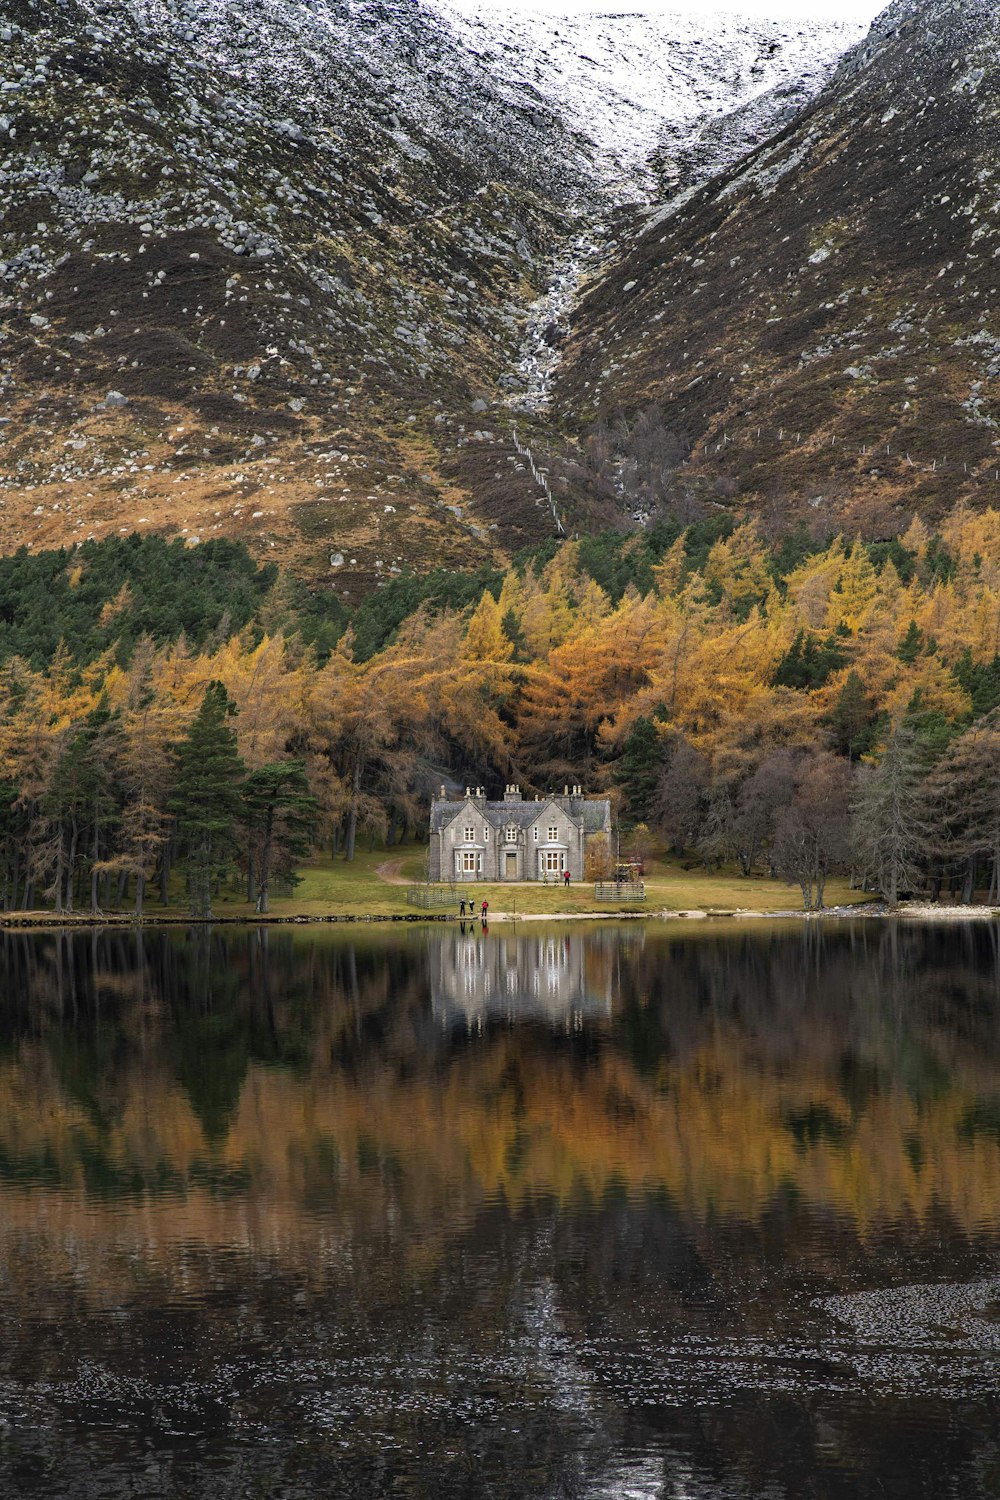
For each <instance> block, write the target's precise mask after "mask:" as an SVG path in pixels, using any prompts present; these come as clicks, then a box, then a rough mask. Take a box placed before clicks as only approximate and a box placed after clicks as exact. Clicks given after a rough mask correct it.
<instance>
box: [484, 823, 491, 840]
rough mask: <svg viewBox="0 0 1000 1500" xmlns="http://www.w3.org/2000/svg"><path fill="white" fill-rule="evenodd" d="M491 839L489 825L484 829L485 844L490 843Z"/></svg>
mask: <svg viewBox="0 0 1000 1500" xmlns="http://www.w3.org/2000/svg"><path fill="white" fill-rule="evenodd" d="M489 841H490V830H489V826H487V827H486V828H484V829H483V843H484V844H488V843H489Z"/></svg>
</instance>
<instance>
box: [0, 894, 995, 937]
mask: <svg viewBox="0 0 1000 1500" xmlns="http://www.w3.org/2000/svg"><path fill="white" fill-rule="evenodd" d="M873 917H882V918H885V917H896V918H900V919H902V920H909V921H920V922H940V923H946V922H984V921H994V920H997V919H1000V907H996V906H936V905H933V904H929V903H914V904H912V905H906V906H900V907H897V909H896V910H895V911H890V910H889V908H888V907H886V906H885V905H884V904H883V903H881V902H875V901H867V902H859V903H858V904H857V905H856V906H854V905H847V906H828V907H824V908H823V909H822V910H820V911H805V910H804V909H803V908H802V907H788V908H782V909H779V910H776V911H761V910H759V909H758V908H755V907H681V908H678V909H676V910H675V909H671V908H669V907H663V908H658V909H656V910H655V911H634V910H633V911H616V912H609V911H574V912H502V911H497V912H490V914H489V918H488V920H487V928H489V927H492V926H494V925H500V924H503V925H516V924H517V923H519V922H712V921H727V922H734V921H735V922H788V921H803V922H822V921H827V920H830V919H833V920H836V921H843V920H844V919H845V918H846V919H860V918H873ZM456 922H461V923H465V922H467V923H469V924H470V926H472V927H477V926H480V925H481V919H480V918H478V917H461V916H459V915H457V914H456V913H453V912H382V913H357V912H321V913H312V912H296V913H290V914H286V913H282V912H279V913H268V914H267V915H262V914H254V913H245V914H243V915H239V916H237V915H229V914H226V915H223V916H212V917H191V916H184V915H181V914H179V913H177V912H168V913H165V914H163V915H150V914H148V913H143V915H142V916H137V915H136V914H135V913H132V912H98V913H93V912H63V913H62V914H57V913H55V912H17V913H9V912H8V913H0V931H7V932H25V931H52V930H62V929H66V928H80V929H94V928H106V929H108V930H109V931H112V930H115V929H123V930H130V929H141V928H153V927H332V926H341V925H345V924H353V925H355V926H357V925H359V924H360V925H362V926H376V925H384V924H386V923H395V924H397V925H398V924H407V925H410V926H412V925H414V924H424V923H435V924H439V925H440V924H442V923H444V924H448V923H456Z"/></svg>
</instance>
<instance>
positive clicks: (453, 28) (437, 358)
mask: <svg viewBox="0 0 1000 1500" xmlns="http://www.w3.org/2000/svg"><path fill="white" fill-rule="evenodd" d="M497 24H498V30H497V31H496V33H495V34H492V33H491V37H492V39H491V40H490V39H488V38H486V34H485V31H484V28H483V26H482V24H481V23H474V22H470V21H469V20H468V18H465V19H462V18H461V17H459V16H457V15H456V14H454V13H452V12H446V11H445V10H444V9H431V8H429V7H425V6H421V5H420V4H416V3H405V4H391V3H388V0H241V3H240V4H236V3H233V0H58V3H57V4H52V3H49V0H0V153H2V160H0V173H2V178H3V184H4V201H5V203H6V205H7V208H6V212H5V213H4V216H3V219H2V222H0V295H2V298H3V304H2V314H3V325H2V329H0V334H2V340H3V342H2V354H3V360H2V366H0V372H2V373H0V390H2V397H3V404H2V412H3V426H2V428H0V431H2V433H3V449H2V460H0V468H2V476H0V486H2V490H0V546H2V547H3V548H4V549H10V548H12V547H14V546H16V545H19V544H21V543H24V542H27V543H28V544H30V545H34V546H38V545H51V544H54V543H63V542H66V541H74V540H80V539H83V538H85V537H87V536H91V535H97V536H99V535H102V534H106V533H107V532H108V531H128V530H131V529H133V528H134V527H139V528H141V529H145V528H153V529H164V530H169V531H174V532H177V533H179V534H181V535H185V536H187V537H188V538H189V539H191V540H192V541H193V540H194V539H195V538H201V537H205V536H208V535H214V534H220V533H221V534H230V535H240V536H245V537H247V539H249V540H251V542H252V543H253V544H255V545H256V546H258V547H259V548H260V549H261V550H264V551H267V552H269V553H273V554H274V555H276V556H279V557H281V558H283V559H284V560H287V561H289V562H290V563H292V564H293V565H294V566H295V567H296V568H297V569H298V570H300V571H303V572H305V573H307V574H310V575H313V576H316V577H325V578H329V577H331V576H333V577H335V579H336V580H337V583H338V585H339V586H341V587H345V588H347V589H348V590H353V591H355V592H357V591H363V590H364V589H366V588H368V587H370V586H371V585H372V584H373V583H376V582H378V581H379V580H380V579H381V578H384V577H386V576H388V575H389V574H391V573H392V572H393V571H396V570H399V569H401V568H403V567H405V566H407V565H411V564H415V565H417V566H421V565H426V564H427V563H429V562H432V561H433V562H437V563H444V564H450V565H454V566H459V565H467V564H468V563H469V562H474V561H476V560H478V559H479V558H481V557H482V556H484V555H486V554H488V553H491V552H495V551H497V550H498V549H499V550H503V549H505V548H506V549H509V548H512V547H516V546H518V545H523V544H524V543H525V542H532V541H536V540H538V539H539V538H540V537H542V536H544V535H546V534H547V533H548V532H549V531H551V528H552V524H553V522H552V507H551V506H550V505H549V502H548V500H547V498H546V497H545V496H544V495H543V494H542V493H541V492H540V487H539V484H538V483H537V482H536V480H535V479H534V478H533V476H532V473H531V471H530V467H529V466H528V464H526V463H525V462H523V461H522V459H521V457H520V456H519V455H518V453H517V451H516V450H515V447H514V444H513V441H512V438H511V434H510V422H511V419H510V415H509V413H508V411H507V408H506V406H505V405H504V404H503V402H504V398H505V397H506V396H507V395H510V394H511V393H512V386H514V387H516V385H517V378H516V377H515V376H512V374H511V372H512V371H514V370H516V368H517V364H518V360H519V355H520V351H521V347H522V344H523V341H524V339H525V337H526V336H527V337H530V334H531V328H530V317H531V314H530V309H531V307H532V304H533V303H534V302H536V300H537V299H539V298H540V297H542V296H543V295H544V293H545V291H546V287H547V284H548V282H549V280H550V278H551V276H552V268H553V265H554V264H555V263H558V261H559V257H560V255H565V253H566V249H565V247H567V246H572V244H573V242H574V240H575V239H577V238H579V236H580V235H581V234H582V233H583V232H584V231H585V230H586V228H587V226H588V225H590V224H591V223H592V222H594V221H598V222H603V221H605V220H606V219H607V217H608V215H610V214H611V213H612V212H613V211H614V209H615V206H616V205H617V204H620V203H621V202H623V201H625V202H627V201H629V200H632V201H634V200H635V199H636V197H637V195H639V196H641V194H642V192H643V190H644V184H645V183H646V181H647V180H648V178H647V177H646V176H644V173H645V171H646V169H645V166H644V155H645V151H646V149H647V147H648V145H649V143H650V141H651V140H652V138H653V136H654V135H656V138H657V139H658V140H661V142H662V141H663V140H664V138H665V137H664V132H666V133H667V135H669V137H670V143H671V144H672V146H676V145H677V143H678V141H679V140H680V139H681V138H683V139H687V138H688V135H689V134H690V132H691V131H692V130H698V129H700V128H701V126H702V125H703V123H704V116H705V114H706V113H707V112H711V113H713V114H714V115H718V114H720V112H721V113H722V114H725V112H726V110H727V108H732V107H734V106H736V105H743V104H744V103H745V101H746V100H747V98H748V97H749V96H751V95H761V94H763V93H766V91H767V86H768V84H769V83H781V84H782V86H785V84H786V83H787V79H788V77H790V76H791V75H793V74H794V73H795V59H796V58H800V59H802V60H803V62H802V66H803V68H804V69H805V71H806V72H808V71H809V68H813V67H815V61H814V59H813V60H810V62H809V64H808V66H807V65H806V62H805V59H806V57H807V54H809V53H810V46H809V37H808V35H807V34H806V33H804V32H799V33H798V34H797V35H796V36H793V37H792V39H791V41H790V42H789V43H788V45H787V46H786V42H785V39H784V33H783V32H782V31H781V29H780V28H775V27H770V28H769V27H759V28H743V29H742V30H739V31H735V30H734V31H732V32H731V33H730V32H729V31H727V30H726V27H725V26H722V27H721V29H720V30H718V31H713V30H712V28H711V27H709V28H708V33H709V34H710V35H711V36H712V37H713V38H714V40H713V42H712V46H711V47H710V48H709V49H708V52H709V53H710V65H707V67H706V77H707V78H708V82H707V83H704V84H701V83H699V82H698V77H697V76H696V74H697V67H696V64H695V61H694V58H693V56H691V55H689V54H691V53H693V51H694V49H693V47H692V46H688V45H687V43H686V42H684V39H683V38H682V39H681V41H680V42H679V43H678V47H679V52H678V57H677V61H676V62H674V61H672V62H671V63H670V66H669V67H667V66H666V65H664V64H663V63H662V61H657V64H656V68H657V69H658V71H656V77H657V78H658V79H659V83H658V84H657V90H656V91H654V93H655V98H654V97H653V93H649V92H648V91H647V96H646V97H645V98H644V102H643V105H642V110H641V112H640V113H641V117H642V127H641V129H639V127H638V126H637V125H636V121H635V119H634V118H633V115H632V113H630V110H629V108H626V107H625V106H623V105H622V103H621V87H620V78H619V75H620V72H621V66H622V61H623V59H625V60H629V61H630V63H631V64H632V65H633V66H634V67H636V69H637V71H638V72H639V73H640V74H643V73H644V72H646V71H648V69H647V68H646V66H645V64H646V61H648V59H644V58H643V56H642V48H643V47H645V48H646V49H647V50H649V49H653V51H655V52H656V54H657V58H659V52H660V51H662V50H663V46H665V45H666V44H665V42H664V36H665V33H664V30H663V25H666V24H667V23H663V25H661V26H660V27H659V29H656V28H654V29H653V30H650V28H649V26H648V25H647V23H646V22H645V20H644V19H643V18H641V17H639V18H636V17H632V18H628V17H624V18H617V19H615V20H613V21H611V20H608V21H605V22H602V23H601V26H602V28H603V30H602V33H601V34H602V36H603V38H604V40H603V42H602V46H603V47H604V51H603V52H602V53H601V54H600V56H599V57H598V58H597V59H596V61H595V60H593V59H590V60H589V61H588V60H581V59H582V57H583V54H584V52H585V51H586V47H596V39H595V37H593V36H591V35H590V33H589V32H588V33H587V38H586V40H585V42H580V41H573V42H572V43H571V44H569V45H568V50H566V49H563V51H560V50H559V49H558V48H555V47H553V48H552V49H549V48H548V44H547V41H546V38H547V37H548V36H549V33H548V32H547V31H546V30H545V27H546V26H548V25H549V24H550V23H548V22H546V23H544V24H543V23H537V24H535V25H534V27H533V28H532V26H531V25H529V24H528V23H527V22H525V23H523V24H520V23H519V27H520V29H518V28H516V27H514V23H513V22H511V23H510V24H509V25H507V23H497ZM587 24H588V25H590V24H591V23H590V22H588V23H587ZM595 24H596V23H595ZM727 24H728V23H727ZM560 25H562V23H560ZM505 26H506V27H507V29H506V30H505V29H504V28H505ZM568 26H569V23H566V26H563V28H562V29H563V30H564V31H565V30H566V29H567V27H568ZM470 28H471V29H470ZM511 28H513V30H512V29H511ZM667 29H668V30H669V26H668V28H667ZM816 36H817V38H818V40H817V42H816V47H815V49H814V50H815V51H816V53H817V55H821V57H822V58H823V59H825V62H824V64H823V65H824V66H827V65H828V64H829V61H830V59H831V58H832V57H833V55H834V54H835V52H836V51H837V49H838V48H839V47H840V46H842V45H843V41H844V36H843V34H842V33H841V32H839V31H837V30H836V29H833V30H827V31H823V32H818V33H816ZM477 37H478V42H477ZM487 40H488V41H489V45H486V41H487ZM687 40H688V41H690V38H688V39H687ZM737 43H738V45H737ZM661 44H662V45H661ZM512 48H513V53H512V52H511V49H512ZM675 50H676V49H675ZM730 53H731V54H732V61H731V65H729V66H728V71H727V66H726V65H725V62H724V59H725V57H726V56H727V55H728V54H730ZM502 56H503V57H506V58H507V61H506V62H503V61H502ZM571 56H572V57H573V58H575V61H574V62H573V65H572V67H571V66H570V62H569V58H570V57H571ZM587 57H588V58H589V54H587ZM574 70H575V71H574ZM654 71H655V70H654ZM682 74H683V75H685V76H689V82H688V85H687V86H686V87H687V92H684V90H683V89H682V88H681V86H680V83H679V82H678V81H677V80H679V79H680V78H681V75H682ZM570 76H572V77H573V78H575V79H577V83H574V84H573V86H572V87H570V86H569V85H568V84H567V78H569V77H570ZM581 78H582V79H583V80H584V81H585V83H586V86H587V88H589V89H591V90H593V89H595V88H596V89H598V90H603V93H601V94H600V98H601V99H602V100H603V101H604V103H603V104H602V106H601V109H600V110H597V111H596V112H592V111H588V109H587V97H588V96H587V93H586V90H585V89H583V88H582V85H579V80H580V79H581ZM616 78H619V84H615V85H614V86H612V85H613V83H614V80H615V79H616ZM671 80H674V83H671ZM674 84H676V87H675V86H674ZM616 89H617V92H616ZM767 107H770V106H767ZM699 109H700V110H701V111H702V112H701V113H699ZM590 113H594V115H595V120H596V119H597V116H600V122H602V123H601V124H600V129H598V128H597V125H596V124H595V123H594V121H590V120H589V119H588V116H589V114H590ZM591 127H593V128H591ZM654 127H655V128H654ZM588 132H589V133H588ZM612 136H615V138H616V139H618V140H619V142H620V149H618V150H617V154H615V152H611V151H610V150H609V144H608V143H609V140H610V139H611V137H612ZM621 143H624V144H621ZM609 162H610V166H609ZM570 281H572V277H571V278H570ZM526 327H527V334H526ZM513 393H514V394H516V391H515V392H513ZM533 441H536V442H537V441H541V443H542V444H543V445H547V446H548V448H550V449H551V450H552V451H553V452H555V453H556V454H558V452H559V451H560V449H561V448H563V449H564V448H566V444H565V442H564V439H563V438H562V436H561V434H560V432H559V430H558V428H556V429H552V428H551V427H549V428H546V427H545V425H544V424H541V425H540V426H539V427H538V430H537V432H536V434H535V436H534V438H533ZM567 451H569V450H567ZM559 504H560V506H561V507H562V509H563V511H564V512H565V514H566V515H567V517H572V519H573V523H574V524H577V525H588V524H602V523H604V522H606V521H607V520H608V519H613V518H614V517H615V516H616V515H617V514H618V512H619V507H618V505H617V501H616V500H615V498H614V497H613V496H603V495H602V494H601V493H600V491H599V490H598V489H597V488H596V487H594V486H593V485H592V484H590V482H589V479H588V477H587V476H586V475H585V474H584V473H583V472H582V471H580V472H579V473H576V474H575V475H574V476H572V477H570V478H569V479H568V480H567V483H566V484H565V485H564V486H563V487H562V489H561V491H560V495H559ZM331 557H332V558H333V560H334V565H333V569H332V574H331V565H330V561H329V560H330V558H331Z"/></svg>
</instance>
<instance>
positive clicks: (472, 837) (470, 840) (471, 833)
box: [465, 826, 476, 844]
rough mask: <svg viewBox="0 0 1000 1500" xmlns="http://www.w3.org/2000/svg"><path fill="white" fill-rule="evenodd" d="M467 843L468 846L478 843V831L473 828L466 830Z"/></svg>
mask: <svg viewBox="0 0 1000 1500" xmlns="http://www.w3.org/2000/svg"><path fill="white" fill-rule="evenodd" d="M465 842H466V843H467V844H474V843H475V842H476V830H475V829H474V828H472V827H471V826H470V827H468V828H466V830H465Z"/></svg>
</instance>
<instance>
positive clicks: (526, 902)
mask: <svg viewBox="0 0 1000 1500" xmlns="http://www.w3.org/2000/svg"><path fill="white" fill-rule="evenodd" d="M387 860H391V861H392V862H393V863H394V864H395V863H396V862H397V861H401V866H400V871H399V873H400V875H401V876H402V877H403V878H406V879H409V880H413V881H420V880H422V879H423V871H424V853H423V850H422V849H418V850H411V851H409V852H407V851H406V850H398V849H397V850H389V851H385V850H380V851H376V852H375V853H374V854H369V853H367V852H365V853H363V854H362V853H359V854H358V855H357V856H356V857H355V860H354V862H353V864H350V865H349V864H347V862H346V861H345V860H343V859H340V860H337V861H333V860H330V859H329V858H326V859H323V860H317V861H316V862H315V863H314V864H311V865H309V866H307V867H305V868H304V869H302V870H301V871H300V872H299V873H300V876H301V883H300V884H299V886H298V887H297V889H296V891H295V894H294V895H293V896H291V897H289V898H288V899H283V900H279V901H272V903H271V907H272V911H273V912H274V913H275V914H291V913H298V912H301V913H302V914H304V915H312V914H315V915H320V914H323V913H325V912H330V911H343V912H346V913H356V914H368V915H371V916H381V915H383V914H386V913H391V912H405V911H412V910H413V908H412V907H410V906H408V905H407V902H406V893H405V890H404V888H403V887H402V886H398V885H395V886H394V885H391V884H388V883H387V882H386V881H385V880H383V879H382V878H381V877H380V876H379V874H378V873H377V871H378V867H379V865H382V864H384V863H385V862H386V861H387ZM461 889H462V888H461V887H460V890H461ZM464 890H465V891H466V893H467V894H468V895H474V896H475V898H476V902H477V904H478V903H480V902H481V901H482V900H483V899H484V898H485V899H486V900H487V901H488V902H489V905H490V911H491V913H492V914H493V915H494V916H499V915H500V914H501V913H511V912H516V913H517V915H518V916H528V915H535V914H546V915H547V914H551V915H553V916H556V915H559V914H561V913H563V912H577V913H582V912H594V911H610V912H615V911H635V910H640V911H641V910H645V911H660V910H669V911H687V910H706V911H736V910H752V911H764V912H769V911H789V910H792V911H794V910H797V909H798V908H799V907H800V906H801V896H800V893H799V889H798V887H797V886H787V885H784V884H782V882H781V881H777V880H766V879H762V878H756V877H755V878H751V879H749V880H744V879H741V878H740V876H739V875H736V874H732V873H720V874H709V873H707V872H706V871H705V870H703V869H701V868H698V869H693V870H684V869H683V868H682V867H681V866H680V865H679V864H671V863H667V862H664V861H653V862H652V864H651V865H650V866H649V873H648V874H647V876H646V901H645V903H644V904H638V903H635V902H632V903H629V902H619V903H614V902H600V903H598V902H596V901H595V900H594V887H593V885H590V884H580V885H571V886H570V887H569V889H568V890H564V889H562V888H561V887H556V886H542V885H535V884H527V885H504V884H498V885H491V884H488V883H483V884H481V885H480V884H476V885H468V886H466V887H464ZM866 899H870V898H867V897H864V896H862V894H861V893H860V892H858V891H851V890H849V889H848V885H847V882H846V881H833V882H831V883H830V885H829V887H828V888H827V892H826V902H827V905H828V906H835V905H841V904H844V905H846V904H848V903H857V902H860V901H862V900H866ZM440 909H441V908H435V910H440ZM445 909H447V908H445Z"/></svg>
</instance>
